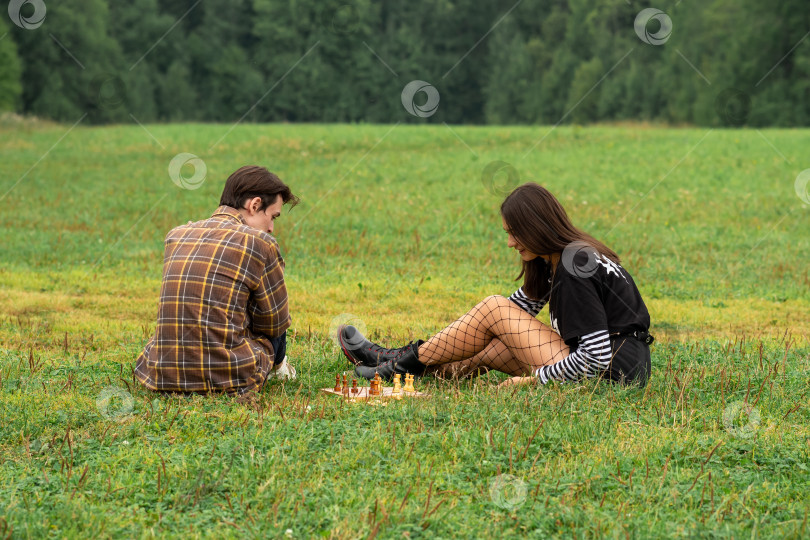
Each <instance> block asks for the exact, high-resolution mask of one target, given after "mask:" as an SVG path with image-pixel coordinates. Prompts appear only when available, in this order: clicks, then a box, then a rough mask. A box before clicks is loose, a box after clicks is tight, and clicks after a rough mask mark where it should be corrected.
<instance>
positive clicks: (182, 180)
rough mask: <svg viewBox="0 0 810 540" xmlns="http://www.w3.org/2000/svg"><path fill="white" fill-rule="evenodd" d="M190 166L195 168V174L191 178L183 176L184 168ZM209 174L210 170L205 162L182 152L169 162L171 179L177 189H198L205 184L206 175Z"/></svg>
mask: <svg viewBox="0 0 810 540" xmlns="http://www.w3.org/2000/svg"><path fill="white" fill-rule="evenodd" d="M186 165H190V166H191V167H193V168H194V173H193V174H192V175H191V176H185V175H184V174H183V167H184V166H186ZM206 174H208V168H207V167H206V166H205V162H204V161H203V160H202V159H200V158H198V157H197V156H195V155H194V154H189V153H188V152H181V153H179V154H177V155H176V156H174V157H173V158H172V160H171V161H170V162H169V178H171V179H172V182H174V183H175V184H176V185H177V187H180V188H183V189H189V190H193V189H198V188H199V187H200V186H202V185H203V182H205V175H206Z"/></svg>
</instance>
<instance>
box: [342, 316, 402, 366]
mask: <svg viewBox="0 0 810 540" xmlns="http://www.w3.org/2000/svg"><path fill="white" fill-rule="evenodd" d="M338 341H339V342H340V349H341V350H342V351H343V354H344V355H346V358H348V359H349V362H351V363H352V364H354V365H356V366H378V365H380V364H382V363H383V362H386V361H388V360H392V359H394V358H396V356H397V355H398V354H399V352H400V351H401V350H402V348H399V349H385V348H383V347H380V346H379V345H377V344H376V343H372V342H371V341H369V340H367V339H366V338H365V336H363V334H361V333H360V331H359V330H358V329H357V328H355V327H354V326H350V325H347V326H341V327H340V328H339V329H338Z"/></svg>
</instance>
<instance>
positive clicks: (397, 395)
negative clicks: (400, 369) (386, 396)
mask: <svg viewBox="0 0 810 540" xmlns="http://www.w3.org/2000/svg"><path fill="white" fill-rule="evenodd" d="M391 397H392V398H394V399H402V385H401V384H400V379H399V373H397V374H396V375H394V391H393V392H392V393H391Z"/></svg>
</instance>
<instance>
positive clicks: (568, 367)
mask: <svg viewBox="0 0 810 540" xmlns="http://www.w3.org/2000/svg"><path fill="white" fill-rule="evenodd" d="M509 300H511V301H512V302H514V303H515V304H517V305H518V306H519V307H520V308H521V309H523V310H524V311H526V312H527V313H528V314H530V315H531V316H532V317H536V316H537V315H538V314H539V313H540V311H541V310H542V309H543V306H545V304H546V302H544V301H540V300H533V299H531V298H529V297H528V296H526V293H524V292H523V287H521V288H520V289H518V290H517V291H515V292H514V293H512V295H511V296H510V297H509ZM610 358H611V347H610V335H609V334H608V330H607V328H605V329H604V330H599V331H596V332H592V333H589V334H586V335H584V336H582V337H581V338H580V339H579V343H578V347H577V350H575V351H574V352H572V353H571V354H569V355H568V356H566V357H565V358H563V359H562V360H561V361H559V362H557V363H556V364H551V365H548V366H542V367H540V368H537V370H535V372H534V376H535V377H537V378H538V379H539V380H540V382H541V383H542V384H547V383H548V382H549V381H551V380H561V381H573V380H577V379H581V378H583V377H587V378H593V377H598V376H599V375H601V374H602V373H604V372H605V370H607V369H608V367H609V366H610Z"/></svg>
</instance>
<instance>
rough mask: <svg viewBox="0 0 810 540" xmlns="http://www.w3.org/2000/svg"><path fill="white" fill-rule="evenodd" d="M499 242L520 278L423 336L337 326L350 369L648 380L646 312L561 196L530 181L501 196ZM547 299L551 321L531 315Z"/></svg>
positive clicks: (612, 258)
mask: <svg viewBox="0 0 810 540" xmlns="http://www.w3.org/2000/svg"><path fill="white" fill-rule="evenodd" d="M501 217H502V220H503V229H504V231H505V232H506V235H507V246H508V247H510V248H514V249H515V250H517V251H518V253H519V254H520V258H521V260H522V264H523V269H522V271H521V273H520V275H519V276H518V279H520V278H521V277H522V278H523V286H522V287H520V288H519V289H518V290H517V291H516V292H515V293H514V294H512V295H511V296H510V297H509V298H506V297H503V296H489V297H487V298H485V299H484V300H482V301H481V302H479V303H478V304H477V305H476V306H475V307H474V308H472V309H471V310H470V311H469V312H467V313H465V314H464V315H462V316H461V317H460V318H459V319H458V320H456V321H455V322H453V323H452V324H450V325H449V326H448V327H447V328H445V329H444V330H442V331H441V332H439V333H438V334H436V335H435V336H433V337H431V338H430V339H428V340H427V341H422V340H419V341H416V342H411V343H409V344H408V345H406V346H404V347H400V348H397V349H386V348H383V347H380V346H379V345H377V344H375V343H372V342H370V341H368V340H367V339H365V337H364V336H362V335H361V334H360V332H359V331H358V330H357V329H356V328H354V327H353V326H344V327H341V328H340V329H339V330H338V339H339V341H340V345H341V349H342V350H343V352H344V354H345V355H346V357H347V358H348V359H349V361H351V362H352V363H353V364H355V366H356V367H355V372H356V373H357V374H358V375H360V376H362V377H365V378H367V379H372V378H374V376H375V374H377V373H379V375H380V376H381V377H382V378H383V379H386V380H390V379H391V378H392V377H393V375H394V374H395V373H403V374H404V373H411V374H414V375H417V376H418V375H424V374H426V373H431V374H434V375H436V376H438V377H442V378H446V377H457V378H462V377H468V376H475V375H476V374H480V373H485V372H487V371H489V370H490V369H494V370H498V371H502V372H504V373H507V374H509V375H512V376H513V377H512V378H510V379H507V380H506V381H504V383H503V384H505V385H510V384H524V383H528V382H532V381H538V382H540V383H542V384H545V383H548V382H549V381H551V380H563V381H565V380H577V379H581V378H594V377H599V378H604V379H608V380H611V381H615V382H620V383H634V384H638V385H640V386H644V385H646V384H647V380H648V379H649V376H650V348H649V345H650V344H651V343H652V341H653V337H652V336H651V335H650V334H649V328H650V315H649V313H648V311H647V307H646V306H645V305H644V301H643V300H642V298H641V294H640V293H639V291H638V288H637V287H636V284H635V282H634V281H633V278H632V277H630V274H629V273H628V272H627V271H626V270H625V269H624V268H622V266H621V265H620V264H619V262H620V261H619V256H618V255H616V253H614V252H613V250H611V249H610V248H609V247H607V246H606V245H604V244H603V243H602V242H600V241H598V240H596V239H595V238H593V237H592V236H590V235H589V234H587V233H585V232H583V231H581V230H579V229H578V228H576V227H574V225H573V224H572V223H571V220H570V219H569V218H568V215H567V214H566V212H565V210H564V209H563V207H562V205H561V204H560V202H559V201H558V200H557V199H556V198H555V197H554V195H552V194H551V193H550V192H549V191H548V190H547V189H545V188H544V187H542V186H540V185H538V184H534V183H528V184H524V185H522V186H520V187H518V188H517V189H515V190H514V191H513V192H512V193H511V194H509V196H508V197H506V199H505V200H504V201H503V204H501ZM545 304H549V318H550V321H551V327H549V326H547V325H545V324H543V323H542V322H540V321H539V320H537V319H536V316H537V314H538V313H539V312H540V310H541V309H542V308H543V306H544V305H545Z"/></svg>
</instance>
